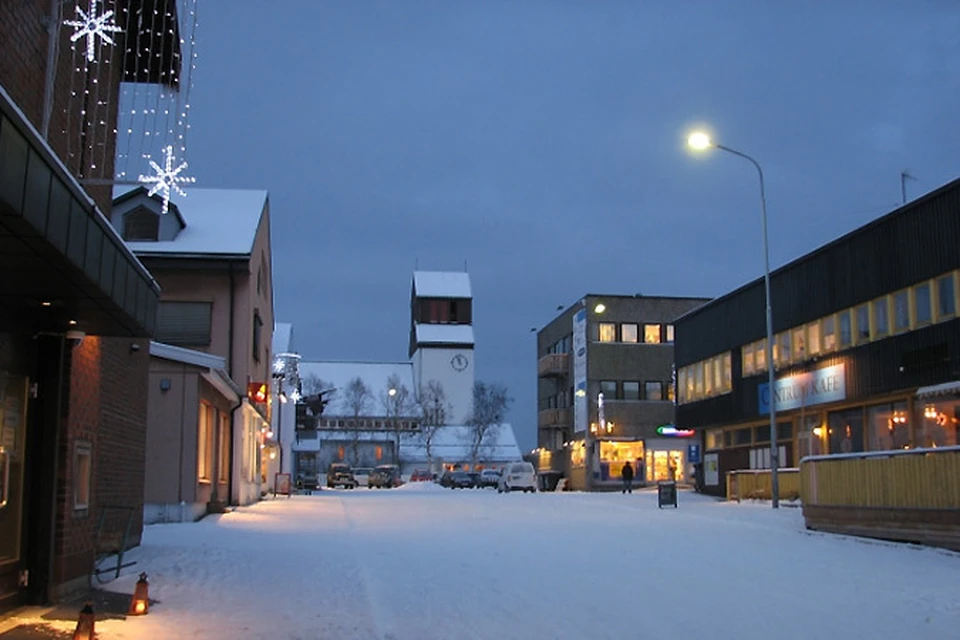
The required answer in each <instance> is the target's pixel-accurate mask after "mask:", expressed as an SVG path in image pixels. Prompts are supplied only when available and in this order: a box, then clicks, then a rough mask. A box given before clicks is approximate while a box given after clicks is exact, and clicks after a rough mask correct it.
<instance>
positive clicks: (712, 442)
mask: <svg viewBox="0 0 960 640" xmlns="http://www.w3.org/2000/svg"><path fill="white" fill-rule="evenodd" d="M706 438H707V449H722V448H723V430H722V429H711V430H710V431H707V433H706Z"/></svg>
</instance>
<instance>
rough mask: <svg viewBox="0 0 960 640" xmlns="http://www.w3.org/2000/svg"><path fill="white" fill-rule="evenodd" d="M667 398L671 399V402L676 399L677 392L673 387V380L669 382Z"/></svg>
mask: <svg viewBox="0 0 960 640" xmlns="http://www.w3.org/2000/svg"><path fill="white" fill-rule="evenodd" d="M667 400H669V401H670V402H673V401H674V400H676V392H675V390H674V388H673V383H672V382H668V383H667Z"/></svg>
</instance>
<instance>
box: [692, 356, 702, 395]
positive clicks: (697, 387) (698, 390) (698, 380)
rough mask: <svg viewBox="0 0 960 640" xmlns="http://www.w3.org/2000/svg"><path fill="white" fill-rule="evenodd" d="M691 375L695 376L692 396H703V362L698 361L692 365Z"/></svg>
mask: <svg viewBox="0 0 960 640" xmlns="http://www.w3.org/2000/svg"><path fill="white" fill-rule="evenodd" d="M693 375H694V376H695V382H694V398H695V399H696V400H699V399H700V398H702V397H703V363H702V362H698V363H697V364H695V365H693Z"/></svg>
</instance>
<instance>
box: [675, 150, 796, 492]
mask: <svg viewBox="0 0 960 640" xmlns="http://www.w3.org/2000/svg"><path fill="white" fill-rule="evenodd" d="M687 145H689V147H690V148H691V149H695V150H697V151H703V150H705V149H711V148H712V149H720V150H721V151H726V152H727V153H732V154H733V155H735V156H740V157H741V158H743V159H744V160H747V161H748V162H750V163H751V164H752V165H753V166H754V167H756V169H757V175H758V176H760V217H761V220H762V222H763V286H764V291H765V297H766V305H767V310H766V311H767V313H766V315H767V357H766V359H767V385H768V386H767V393H768V394H769V396H770V400H769V405H770V489H771V493H772V494H773V495H772V499H773V508H774V509H779V508H780V479H779V476H778V471H777V467H779V466H780V455H779V454H780V449H779V447H778V446H777V411H776V395H775V394H774V392H773V391H774V389H773V381H774V375H773V373H774V372H773V312H772V310H771V305H770V247H769V242H768V240H767V196H766V192H765V190H764V185H763V169H761V168H760V163H759V162H757V161H756V160H754V159H753V158H751V157H750V156H748V155H747V154H745V153H742V152H740V151H737V150H736V149H731V148H730V147H725V146H723V145H722V144H717V143H715V142H714V141H713V140H711V139H710V136H709V135H708V134H706V133H704V132H703V131H694V132H693V133H691V134H690V136H689V137H688V138H687Z"/></svg>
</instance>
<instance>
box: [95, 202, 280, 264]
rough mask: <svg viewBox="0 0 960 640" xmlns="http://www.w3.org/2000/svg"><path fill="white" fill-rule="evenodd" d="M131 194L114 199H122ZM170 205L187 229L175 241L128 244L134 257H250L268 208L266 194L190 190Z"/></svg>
mask: <svg viewBox="0 0 960 640" xmlns="http://www.w3.org/2000/svg"><path fill="white" fill-rule="evenodd" d="M138 189H142V187H138ZM129 193H130V192H129V191H127V192H126V193H125V194H117V193H116V192H115V194H114V195H115V197H120V198H122V197H124V196H126V195H128V194H129ZM144 197H146V196H145V192H144ZM170 201H171V203H173V204H175V205H176V206H177V208H178V209H179V211H180V214H181V216H182V218H183V220H184V222H186V225H187V226H186V227H184V228H183V229H182V230H181V231H180V233H178V234H177V237H176V238H175V239H173V240H160V241H157V242H152V241H146V242H127V246H128V247H130V250H131V251H133V252H134V253H135V254H139V255H143V254H188V255H249V254H250V253H251V252H252V251H253V241H254V239H255V238H256V235H257V228H258V227H259V226H260V218H261V217H262V216H263V212H264V209H265V208H266V206H267V192H266V191H262V190H246V189H190V190H189V191H187V197H186V198H183V197H178V196H174V197H172V198H171V199H170Z"/></svg>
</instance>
